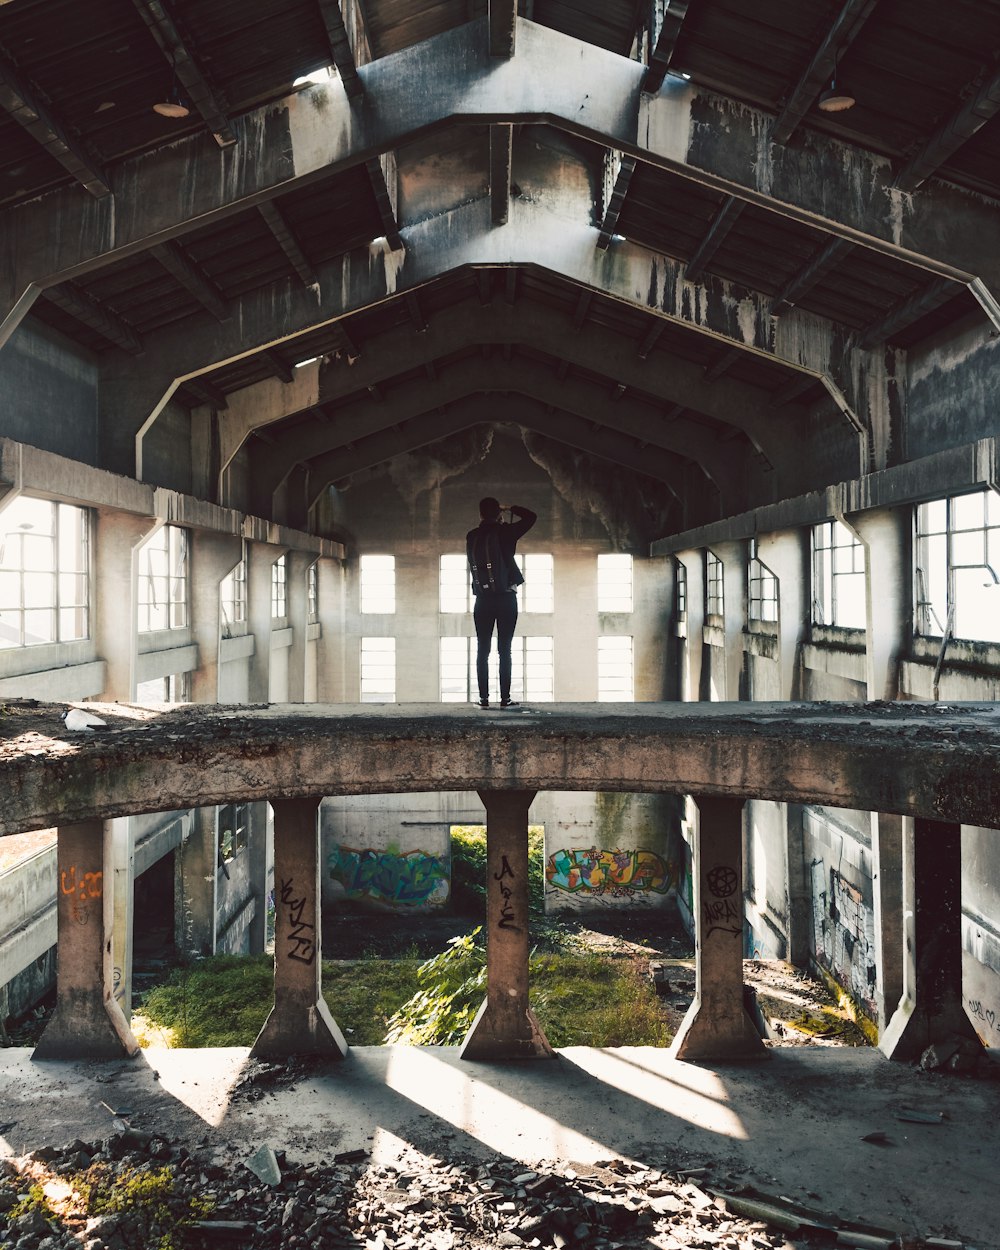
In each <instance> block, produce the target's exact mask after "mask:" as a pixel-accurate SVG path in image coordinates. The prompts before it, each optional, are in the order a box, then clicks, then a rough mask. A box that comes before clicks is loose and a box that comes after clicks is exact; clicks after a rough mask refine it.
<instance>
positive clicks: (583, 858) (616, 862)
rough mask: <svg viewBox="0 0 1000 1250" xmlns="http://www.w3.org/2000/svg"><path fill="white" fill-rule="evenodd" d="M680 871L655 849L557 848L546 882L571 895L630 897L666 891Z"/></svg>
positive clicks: (551, 860)
mask: <svg viewBox="0 0 1000 1250" xmlns="http://www.w3.org/2000/svg"><path fill="white" fill-rule="evenodd" d="M676 879H677V872H676V870H675V868H674V866H673V865H671V864H668V863H667V862H666V861H665V860H663V859H661V858H660V856H659V855H657V854H656V852H655V851H621V850H615V851H602V850H599V849H598V848H597V847H596V846H592V847H590V849H589V850H583V849H580V850H575V851H571V850H562V851H553V853H552V854H551V855H550V856H549V858H548V860H547V862H546V864H545V880H546V883H547V884H548V885H550V886H552V887H553V889H556V890H565V891H566V892H567V893H568V894H586V895H591V896H594V897H601V896H608V895H609V896H610V897H612V898H629V897H632V896H634V895H636V894H666V893H667V892H668V891H669V890H670V889H671V888H672V887H673V886H674V885H675V884H676Z"/></svg>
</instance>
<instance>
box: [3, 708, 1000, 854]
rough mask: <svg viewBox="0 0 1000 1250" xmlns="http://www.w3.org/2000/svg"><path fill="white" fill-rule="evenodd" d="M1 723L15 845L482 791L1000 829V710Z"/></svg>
mask: <svg viewBox="0 0 1000 1250" xmlns="http://www.w3.org/2000/svg"><path fill="white" fill-rule="evenodd" d="M87 707H88V710H90V711H95V712H97V713H98V714H100V715H101V716H103V717H104V718H105V719H106V720H107V723H108V726H109V729H108V730H107V731H104V732H101V733H96V734H91V733H76V734H73V733H69V732H68V731H67V730H66V728H65V725H64V724H63V722H62V720H61V719H60V714H61V712H62V711H63V708H62V706H60V705H51V704H45V705H42V706H40V707H29V706H19V705H17V704H10V705H8V707H7V709H6V711H5V713H4V715H3V716H2V717H0V793H3V794H4V796H5V801H4V804H3V806H2V808H0V834H2V833H17V832H20V831H22V830H28V829H43V828H48V827H50V826H52V825H56V824H59V823H66V822H72V821H81V820H85V819H92V818H107V817H111V816H123V815H129V814H131V813H137V812H161V811H169V810H177V809H179V808H185V807H206V806H209V805H211V804H217V803H228V802H232V801H234V800H246V801H258V800H262V799H275V798H295V797H306V796H319V797H322V796H326V795H330V796H335V795H342V794H394V793H431V792H438V791H448V792H451V791H468V790H482V789H492V790H597V789H599V790H603V791H611V792H614V791H617V792H626V793H628V792H633V793H672V794H695V795H720V796H730V797H742V798H764V799H774V800H777V801H779V802H792V803H815V804H823V805H827V806H831V807H854V808H860V809H862V810H865V811H880V812H895V813H899V814H901V815H911V816H926V817H929V818H930V819H933V820H939V821H941V820H958V821H964V822H966V823H968V824H977V825H982V826H984V827H985V828H997V827H998V826H1000V769H998V768H997V766H996V762H997V759H998V758H1000V708H998V706H997V705H996V704H968V705H964V704H963V705H955V704H949V705H946V706H942V705H940V704H932V705H925V704H914V703H767V704H757V705H751V704H746V703H712V704H691V703H629V704H613V703H601V704H587V703H568V704H565V703H564V704H558V703H556V704H543V705H541V706H540V707H539V708H538V709H532V708H523V709H520V710H519V711H517V712H503V711H501V710H499V709H497V710H496V711H490V712H486V713H484V712H482V711H481V710H480V709H478V708H471V707H464V706H463V707H458V706H452V705H448V706H443V705H441V704H418V703H412V704H395V705H380V706H378V707H377V708H376V707H373V706H371V705H363V704H327V705H323V704H272V705H269V706H266V707H262V708H248V707H233V706H212V705H203V706H193V705H186V706H184V707H182V708H176V709H175V708H169V709H162V710H160V709H153V708H141V707H129V706H127V705H121V704H88V705H87Z"/></svg>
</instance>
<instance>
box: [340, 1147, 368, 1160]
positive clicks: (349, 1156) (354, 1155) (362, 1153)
mask: <svg viewBox="0 0 1000 1250" xmlns="http://www.w3.org/2000/svg"><path fill="white" fill-rule="evenodd" d="M367 1158H368V1151H367V1150H360V1149H359V1150H342V1151H341V1152H340V1154H335V1155H334V1156H333V1161H334V1163H361V1162H362V1161H363V1160H364V1159H367Z"/></svg>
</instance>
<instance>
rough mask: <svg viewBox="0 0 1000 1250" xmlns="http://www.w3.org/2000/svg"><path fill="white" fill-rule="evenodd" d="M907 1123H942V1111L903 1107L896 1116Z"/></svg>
mask: <svg viewBox="0 0 1000 1250" xmlns="http://www.w3.org/2000/svg"><path fill="white" fill-rule="evenodd" d="M896 1119H897V1120H903V1121H904V1122H905V1123H907V1124H942V1123H943V1122H944V1120H945V1113H944V1112H943V1111H915V1110H910V1109H909V1108H905V1107H904V1109H903V1110H902V1111H900V1112H899V1114H898V1115H897V1116H896Z"/></svg>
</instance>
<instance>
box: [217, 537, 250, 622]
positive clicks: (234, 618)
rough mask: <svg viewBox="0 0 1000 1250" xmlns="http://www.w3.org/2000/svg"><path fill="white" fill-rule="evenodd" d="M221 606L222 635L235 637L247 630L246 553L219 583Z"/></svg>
mask: <svg viewBox="0 0 1000 1250" xmlns="http://www.w3.org/2000/svg"><path fill="white" fill-rule="evenodd" d="M219 606H220V608H221V611H222V636H223V638H233V637H235V636H236V635H237V634H241V633H244V632H245V628H244V627H245V625H246V620H247V561H246V555H245V554H244V556H243V558H242V559H241V560H240V562H239V564H237V565H236V567H235V568H234V569H233V570H232V571H231V572H229V573H227V574H226V576H225V577H224V578H223V579H222V581H221V583H220V584H219Z"/></svg>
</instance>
